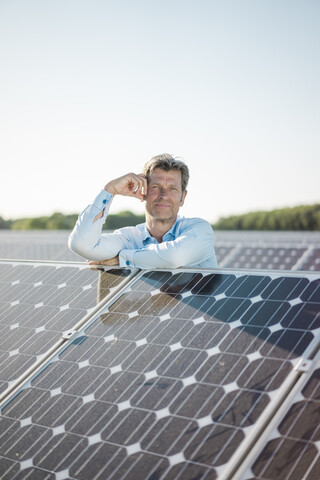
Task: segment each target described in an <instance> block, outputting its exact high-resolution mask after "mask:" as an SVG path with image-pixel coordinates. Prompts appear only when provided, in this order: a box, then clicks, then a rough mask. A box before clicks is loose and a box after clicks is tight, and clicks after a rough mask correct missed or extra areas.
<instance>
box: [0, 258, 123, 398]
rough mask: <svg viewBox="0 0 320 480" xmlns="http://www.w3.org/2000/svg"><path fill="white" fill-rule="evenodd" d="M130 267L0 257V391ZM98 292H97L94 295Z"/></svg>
mask: <svg viewBox="0 0 320 480" xmlns="http://www.w3.org/2000/svg"><path fill="white" fill-rule="evenodd" d="M129 273H130V270H123V269H113V270H109V271H107V272H102V271H99V270H96V269H95V270H93V269H90V268H89V267H88V266H87V265H77V266H76V265H63V264H56V265H55V264H36V263H23V262H16V263H15V262H0V299H1V300H0V315H1V319H0V332H1V339H0V360H1V364H2V368H1V372H0V393H2V394H4V392H5V390H6V389H7V388H8V387H10V386H11V385H12V384H13V382H14V381H16V380H17V379H18V378H19V377H20V376H21V375H23V374H24V373H25V372H26V371H27V370H28V369H29V368H30V367H32V365H33V364H34V363H35V362H38V361H39V360H41V358H42V356H43V355H45V354H46V352H47V351H48V350H49V349H50V348H52V347H53V346H54V345H55V344H56V343H57V342H61V340H62V335H63V332H65V331H67V330H69V329H71V328H73V327H74V325H76V323H77V322H79V321H80V320H81V319H82V318H84V317H85V316H86V315H88V314H90V312H91V311H92V310H94V308H95V307H96V305H97V303H98V302H99V301H100V300H102V299H103V298H104V297H106V296H107V295H108V294H109V293H110V292H111V291H112V290H114V288H115V287H117V286H118V285H120V284H121V283H122V282H124V281H125V279H126V277H127V276H128V275H129ZM98 295H99V296H98Z"/></svg>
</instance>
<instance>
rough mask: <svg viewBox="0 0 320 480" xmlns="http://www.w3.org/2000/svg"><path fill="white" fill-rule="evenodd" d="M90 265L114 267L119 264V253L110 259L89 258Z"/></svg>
mask: <svg viewBox="0 0 320 480" xmlns="http://www.w3.org/2000/svg"><path fill="white" fill-rule="evenodd" d="M87 264H88V265H106V266H107V267H114V266H116V265H119V255H117V256H116V257H113V258H109V260H90V262H89V260H87Z"/></svg>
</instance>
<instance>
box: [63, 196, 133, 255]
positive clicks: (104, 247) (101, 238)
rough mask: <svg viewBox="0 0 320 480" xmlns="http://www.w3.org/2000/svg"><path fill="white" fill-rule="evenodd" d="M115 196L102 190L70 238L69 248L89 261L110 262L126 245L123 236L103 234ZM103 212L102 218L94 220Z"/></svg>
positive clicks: (82, 215) (78, 221)
mask: <svg viewBox="0 0 320 480" xmlns="http://www.w3.org/2000/svg"><path fill="white" fill-rule="evenodd" d="M112 200H113V195H112V194H111V193H109V192H106V191H105V190H102V191H101V192H100V193H99V195H98V196H97V197H96V198H95V200H94V202H93V203H92V204H91V205H88V206H87V207H86V208H85V209H84V210H83V212H82V213H81V214H80V215H79V218H78V220H77V223H76V225H75V227H74V229H73V231H72V232H71V234H70V236H69V241H68V245H69V248H70V249H71V250H72V251H73V252H75V253H77V254H78V255H80V256H82V257H84V258H86V259H88V260H108V259H109V258H113V257H115V256H117V255H118V253H119V252H120V250H122V249H123V248H124V247H125V245H124V242H123V240H122V238H121V235H114V234H113V233H105V234H103V233H102V227H103V224H104V223H105V221H106V218H107V215H108V213H109V209H110V205H111V203H112ZM102 211H103V215H102V217H101V218H98V219H97V220H94V219H95V217H96V216H97V215H98V214H99V213H101V212H102Z"/></svg>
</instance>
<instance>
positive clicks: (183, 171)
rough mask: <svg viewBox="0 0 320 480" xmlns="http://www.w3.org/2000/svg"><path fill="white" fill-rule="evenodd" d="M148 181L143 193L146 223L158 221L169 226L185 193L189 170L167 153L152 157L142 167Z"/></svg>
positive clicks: (175, 216)
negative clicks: (146, 189)
mask: <svg viewBox="0 0 320 480" xmlns="http://www.w3.org/2000/svg"><path fill="white" fill-rule="evenodd" d="M143 174H144V175H145V177H146V178H147V181H148V191H147V194H146V195H145V201H146V217H147V223H148V224H150V222H151V221H153V222H154V221H160V222H161V223H164V224H166V225H168V226H169V228H170V227H171V225H173V223H174V222H175V220H176V218H177V215H178V212H179V208H180V207H181V206H182V205H183V204H184V200H185V197H186V194H187V190H186V188H187V184H188V179H189V170H188V167H187V165H186V164H185V163H184V162H182V161H181V160H176V159H174V158H173V157H172V156H171V155H169V154H163V155H157V156H156V157H153V158H152V159H151V160H150V161H149V162H148V163H146V165H145V167H144V171H143Z"/></svg>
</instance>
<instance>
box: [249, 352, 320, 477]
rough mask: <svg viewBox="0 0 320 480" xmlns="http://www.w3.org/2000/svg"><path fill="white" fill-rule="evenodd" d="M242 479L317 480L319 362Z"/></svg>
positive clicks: (319, 470)
mask: <svg viewBox="0 0 320 480" xmlns="http://www.w3.org/2000/svg"><path fill="white" fill-rule="evenodd" d="M270 437H271V438H270V439H269V440H268V441H267V443H266V445H265V446H264V447H263V449H262V452H261V453H260V454H259V456H258V458H257V460H256V461H255V462H254V463H253V465H252V467H251V469H250V471H248V472H247V473H246V474H245V475H244V477H243V479H249V478H251V479H253V478H254V479H257V480H274V479H275V478H279V479H280V478H281V480H302V479H305V480H318V479H319V473H320V362H319V361H318V366H317V368H316V369H315V370H314V372H313V373H312V374H311V376H310V378H309V379H308V381H307V383H306V385H305V386H304V387H303V388H302V389H301V391H300V392H299V393H298V394H297V395H296V396H295V398H294V399H293V401H292V403H291V405H290V406H289V408H288V410H287V412H286V414H285V415H284V418H283V419H282V420H281V422H280V423H279V425H278V426H277V428H276V429H275V430H274V431H273V432H272V433H271V435H270Z"/></svg>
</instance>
